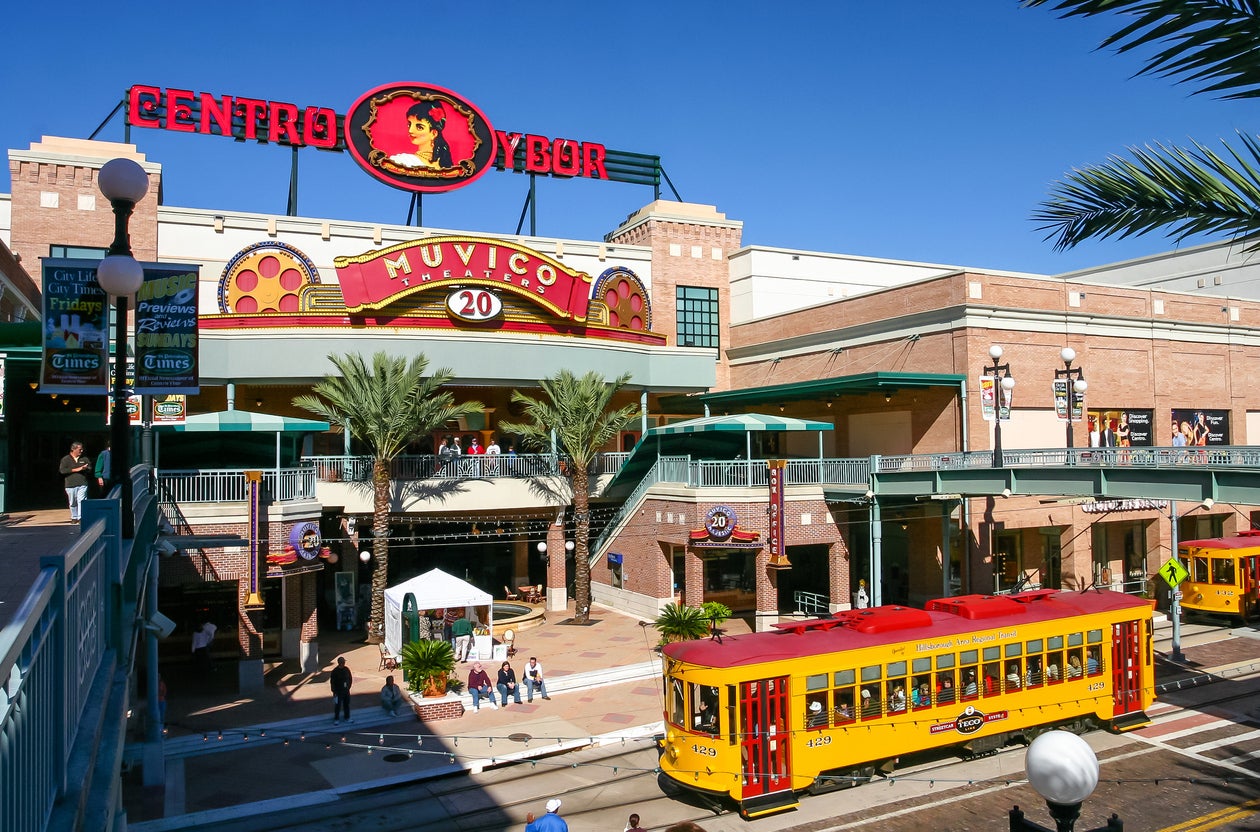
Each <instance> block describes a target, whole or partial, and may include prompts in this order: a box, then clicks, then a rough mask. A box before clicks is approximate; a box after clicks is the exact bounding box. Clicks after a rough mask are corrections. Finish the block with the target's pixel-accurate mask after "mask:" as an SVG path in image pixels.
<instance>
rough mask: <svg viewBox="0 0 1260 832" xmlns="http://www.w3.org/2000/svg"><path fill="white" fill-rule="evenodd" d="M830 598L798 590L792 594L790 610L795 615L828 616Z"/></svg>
mask: <svg viewBox="0 0 1260 832" xmlns="http://www.w3.org/2000/svg"><path fill="white" fill-rule="evenodd" d="M830 605H831V596H830V595H821V594H819V593H817V592H805V591H804V590H801V589H798V590H796V591H795V592H793V593H792V609H793V610H795V611H796V614H797V615H828V614H830V613H831V607H830Z"/></svg>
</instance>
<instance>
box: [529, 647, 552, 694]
mask: <svg viewBox="0 0 1260 832" xmlns="http://www.w3.org/2000/svg"><path fill="white" fill-rule="evenodd" d="M534 691H538V692H539V693H541V694H542V698H543V699H550V698H551V697H550V696H548V695H547V683H546V682H545V681H544V680H543V668H542V665H541V664H539V663H538V657H537V656H530V657H529V664H527V665H525V696H526V701H528V702H533V701H534Z"/></svg>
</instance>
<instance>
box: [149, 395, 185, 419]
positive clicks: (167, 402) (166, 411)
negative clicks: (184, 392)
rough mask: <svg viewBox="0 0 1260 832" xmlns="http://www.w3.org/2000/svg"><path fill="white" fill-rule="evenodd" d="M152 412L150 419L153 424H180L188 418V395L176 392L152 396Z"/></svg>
mask: <svg viewBox="0 0 1260 832" xmlns="http://www.w3.org/2000/svg"><path fill="white" fill-rule="evenodd" d="M151 398H152V400H153V413H152V414H150V417H149V418H150V419H152V420H153V424H155V425H182V424H184V421H185V420H186V419H187V418H188V397H187V396H181V395H179V394H178V393H170V394H166V395H162V396H152V397H151Z"/></svg>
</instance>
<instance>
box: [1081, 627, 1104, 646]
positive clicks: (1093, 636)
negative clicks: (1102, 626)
mask: <svg viewBox="0 0 1260 832" xmlns="http://www.w3.org/2000/svg"><path fill="white" fill-rule="evenodd" d="M1085 639H1086V640H1087V641H1088V642H1089V643H1090V644H1101V643H1102V630H1089V631H1088V632H1087V633H1086V634H1085Z"/></svg>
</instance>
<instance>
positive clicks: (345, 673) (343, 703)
mask: <svg viewBox="0 0 1260 832" xmlns="http://www.w3.org/2000/svg"><path fill="white" fill-rule="evenodd" d="M328 683H329V684H330V685H332V694H333V725H337V724H339V723H340V721H341V718H342V717H344V718H345V720H346V722H350V721H351V720H350V685H352V684H354V677H353V676H351V675H350V668H348V667H346V657H345V656H338V657H337V666H336V667H334V668H333V672H332V675H331V676H330V677H329V679H328Z"/></svg>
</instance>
